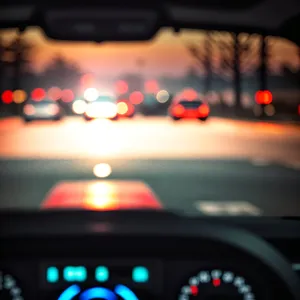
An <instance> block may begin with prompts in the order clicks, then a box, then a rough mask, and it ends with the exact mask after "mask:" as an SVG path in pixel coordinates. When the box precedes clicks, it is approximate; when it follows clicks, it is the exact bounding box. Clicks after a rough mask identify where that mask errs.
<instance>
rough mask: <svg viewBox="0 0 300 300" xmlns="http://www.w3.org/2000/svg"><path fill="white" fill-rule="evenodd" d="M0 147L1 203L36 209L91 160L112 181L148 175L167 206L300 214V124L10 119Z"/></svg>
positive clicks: (84, 171)
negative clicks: (107, 170)
mask: <svg viewBox="0 0 300 300" xmlns="http://www.w3.org/2000/svg"><path fill="white" fill-rule="evenodd" d="M0 145H1V147H0V179H1V180H0V207H1V208H22V209H23V208H24V209H31V208H33V209H36V208H39V207H40V205H41V203H42V201H43V199H44V197H45V195H46V194H47V192H48V191H49V190H50V189H51V187H52V186H53V185H54V184H56V183H57V182H59V181H61V180H70V179H76V180H77V179H78V180H80V179H95V178H96V176H95V175H94V173H93V168H94V166H95V165H96V164H99V163H106V164H109V165H110V167H111V170H112V172H111V174H110V175H109V176H108V178H109V179H138V180H142V181H144V182H146V183H147V184H148V185H150V187H151V188H152V189H153V190H154V191H155V193H156V194H157V196H158V197H159V199H160V201H161V202H162V205H163V206H164V207H166V208H169V209H175V210H179V211H183V212H187V213H200V212H202V213H205V214H212V213H215V212H214V211H215V210H216V209H218V208H220V207H221V206H222V207H223V212H222V213H224V214H226V213H229V214H233V215H234V214H239V213H240V212H238V211H239V209H237V211H235V212H234V211H233V212H232V210H231V212H230V209H229V210H227V208H224V205H225V207H231V208H232V206H234V207H238V206H240V207H244V208H243V209H241V211H243V213H244V214H256V215H257V214H264V215H272V216H278V215H286V216H290V215H300V189H299V180H300V179H299V178H300V176H299V175H300V171H299V170H300V129H299V127H297V126H294V125H284V124H266V123H254V122H246V121H233V120H224V119H220V118H211V119H210V120H209V121H208V122H205V123H201V122H198V121H180V122H174V121H171V120H170V119H168V118H165V117H150V118H143V117H136V118H135V119H133V120H121V121H117V122H114V121H106V120H101V121H100V120H97V121H93V122H90V123H85V122H84V121H83V120H82V119H80V118H77V117H70V118H66V119H65V120H63V121H61V122H57V123H53V122H43V121H41V122H38V121H37V122H32V123H30V124H24V123H23V122H22V120H20V119H18V118H6V119H2V120H0ZM226 205H227V206H226ZM248 206H249V207H250V208H249V209H248V208H247V207H248ZM245 207H246V208H245ZM253 212H255V213H253Z"/></svg>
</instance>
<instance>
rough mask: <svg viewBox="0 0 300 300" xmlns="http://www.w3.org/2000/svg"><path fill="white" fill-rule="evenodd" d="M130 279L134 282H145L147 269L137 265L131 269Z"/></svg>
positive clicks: (147, 277) (147, 278) (147, 274)
mask: <svg viewBox="0 0 300 300" xmlns="http://www.w3.org/2000/svg"><path fill="white" fill-rule="evenodd" d="M132 280H133V281H135V282H147V281H148V280H149V271H148V269H147V268H145V267H142V266H138V267H134V268H133V270H132Z"/></svg>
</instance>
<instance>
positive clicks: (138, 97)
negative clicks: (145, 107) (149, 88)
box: [129, 91, 144, 104]
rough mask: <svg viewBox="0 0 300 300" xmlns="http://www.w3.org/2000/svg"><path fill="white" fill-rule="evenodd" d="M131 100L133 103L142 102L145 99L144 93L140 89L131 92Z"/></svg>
mask: <svg viewBox="0 0 300 300" xmlns="http://www.w3.org/2000/svg"><path fill="white" fill-rule="evenodd" d="M129 100H130V102H131V103H132V104H140V103H142V102H143V100H144V95H143V94H142V93H141V92H139V91H135V92H133V93H131V94H130V96H129Z"/></svg>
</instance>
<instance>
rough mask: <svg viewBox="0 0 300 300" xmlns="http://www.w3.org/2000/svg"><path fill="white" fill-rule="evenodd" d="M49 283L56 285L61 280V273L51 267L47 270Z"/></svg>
mask: <svg viewBox="0 0 300 300" xmlns="http://www.w3.org/2000/svg"><path fill="white" fill-rule="evenodd" d="M46 278H47V281H48V282H50V283H55V282H57V281H58V279H59V272H58V269H57V268H56V267H49V268H48V269H47V274H46Z"/></svg>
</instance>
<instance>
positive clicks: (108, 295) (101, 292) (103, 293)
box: [60, 287, 130, 300]
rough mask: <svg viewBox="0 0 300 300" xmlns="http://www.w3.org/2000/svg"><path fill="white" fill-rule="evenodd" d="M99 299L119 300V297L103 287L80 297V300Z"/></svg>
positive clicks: (84, 293)
mask: <svg viewBox="0 0 300 300" xmlns="http://www.w3.org/2000/svg"><path fill="white" fill-rule="evenodd" d="M99 298H100V299H105V300H118V298H117V296H116V295H115V294H114V293H113V292H112V291H110V290H109V289H106V288H103V287H95V288H91V289H88V290H86V291H85V292H83V293H82V294H81V295H80V300H91V299H99ZM60 300H61V299H60ZM64 300H65V299H64ZM125 300H127V299H125ZM129 300H130V299H129Z"/></svg>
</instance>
